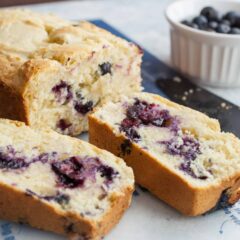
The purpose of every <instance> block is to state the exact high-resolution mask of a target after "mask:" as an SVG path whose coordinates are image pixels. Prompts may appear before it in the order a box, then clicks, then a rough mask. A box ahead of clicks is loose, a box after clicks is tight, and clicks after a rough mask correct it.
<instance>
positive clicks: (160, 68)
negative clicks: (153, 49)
mask: <svg viewBox="0 0 240 240" xmlns="http://www.w3.org/2000/svg"><path fill="white" fill-rule="evenodd" d="M91 22H92V23H94V24H95V25H97V26H99V27H101V28H104V29H106V30H108V31H110V32H112V33H113V34H115V35H117V36H119V37H122V38H124V39H126V40H128V41H131V42H134V41H133V40H131V39H130V38H128V37H126V36H125V35H124V34H122V33H120V32H119V31H117V30H116V29H115V28H113V27H112V26H110V25H109V24H107V23H106V22H104V21H102V20H92V21H91ZM143 50H144V49H143ZM176 76H177V78H176ZM142 77H143V87H144V90H145V91H146V92H151V93H155V94H159V95H161V96H163V97H167V98H169V99H170V100H173V101H175V102H177V103H180V104H183V105H186V106H188V107H191V108H193V109H196V110H199V111H201V112H204V113H206V114H207V115H208V116H210V117H214V118H216V119H218V120H219V121H220V123H221V127H222V130H224V131H226V132H232V133H234V134H235V135H237V136H238V137H240V108H239V107H238V106H236V105H234V104H232V103H230V102H228V101H226V100H224V99H222V98H220V97H218V96H216V95H214V94H212V93H210V92H208V91H207V90H204V89H203V88H201V87H198V86H197V85H195V84H194V83H192V82H191V81H190V80H189V79H188V78H187V77H185V76H183V75H182V74H180V73H178V72H177V71H176V70H174V69H172V68H170V67H169V66H167V65H166V64H165V63H163V62H161V61H160V60H159V59H157V58H156V57H154V56H153V55H152V54H151V53H149V52H148V51H146V50H144V56H143V64H142ZM179 78H180V80H179Z"/></svg>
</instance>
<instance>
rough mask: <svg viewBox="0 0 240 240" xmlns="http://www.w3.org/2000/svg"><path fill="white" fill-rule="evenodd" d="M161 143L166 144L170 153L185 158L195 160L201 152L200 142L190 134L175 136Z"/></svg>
mask: <svg viewBox="0 0 240 240" xmlns="http://www.w3.org/2000/svg"><path fill="white" fill-rule="evenodd" d="M161 143H163V144H165V145H166V148H167V152H168V153H169V154H171V155H178V156H181V157H183V158H184V159H185V160H195V159H196V157H197V155H199V154H201V151H200V144H199V142H198V141H197V139H195V138H193V137H190V136H183V137H175V138H172V139H171V140H169V141H162V142H161Z"/></svg>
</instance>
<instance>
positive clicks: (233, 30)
mask: <svg viewBox="0 0 240 240" xmlns="http://www.w3.org/2000/svg"><path fill="white" fill-rule="evenodd" d="M229 34H240V28H237V27H233V28H231V30H230V32H229Z"/></svg>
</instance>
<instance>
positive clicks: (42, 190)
mask: <svg viewBox="0 0 240 240" xmlns="http://www.w3.org/2000/svg"><path fill="white" fill-rule="evenodd" d="M0 136H1V137H0V218H1V219H4V220H11V221H15V222H20V223H22V222H24V223H28V224H30V225H31V226H33V227H37V228H40V229H43V230H47V231H52V232H56V233H59V234H62V235H65V236H67V237H69V238H70V239H94V240H98V239H101V238H102V237H103V236H104V235H106V234H107V233H108V232H109V231H110V229H111V228H112V227H113V226H114V225H115V224H116V223H117V222H118V221H119V220H120V218H121V216H122V214H123V212H124V211H125V210H126V209H127V208H128V206H129V204H130V201H131V196H132V192H133V185H134V177H133V173H132V170H131V169H130V168H129V167H127V166H126V164H125V163H124V161H123V160H122V159H120V158H117V157H115V156H114V155H112V154H111V153H108V152H107V151H104V150H100V149H98V148H96V147H94V146H92V145H90V144H88V143H86V142H82V141H80V140H78V139H74V138H71V137H68V136H63V135H60V134H58V133H56V132H54V131H52V130H46V129H45V130H44V129H37V128H35V129H34V128H30V127H28V126H25V124H24V123H20V122H14V121H10V120H3V119H0Z"/></svg>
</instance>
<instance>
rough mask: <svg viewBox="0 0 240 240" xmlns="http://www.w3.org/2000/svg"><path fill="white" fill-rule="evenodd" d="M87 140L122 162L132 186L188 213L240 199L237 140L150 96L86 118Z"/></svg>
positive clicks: (206, 121) (137, 96)
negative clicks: (131, 176)
mask: <svg viewBox="0 0 240 240" xmlns="http://www.w3.org/2000/svg"><path fill="white" fill-rule="evenodd" d="M89 129H90V132H89V134H90V142H91V143H93V144H95V145H96V146H98V147H100V148H103V149H106V150H108V151H110V152H112V153H114V154H115V155H118V156H121V157H123V158H124V159H125V161H126V162H127V164H128V165H129V166H131V167H132V168H133V171H134V174H135V178H136V182H138V183H139V184H140V185H142V186H143V187H145V188H147V189H148V190H149V191H151V192H152V193H153V194H155V195H156V196H158V197H159V198H160V199H162V200H163V201H165V202H166V203H168V204H170V205H171V206H173V207H174V208H176V209H177V210H179V211H180V212H182V213H184V214H186V215H192V216H195V215H199V214H203V213H205V212H207V211H210V210H213V209H217V208H220V207H225V206H227V205H231V204H233V203H235V202H236V201H237V200H238V199H239V198H240V141H239V139H237V138H236V137H235V136H234V135H233V134H231V133H224V132H221V131H220V126H219V123H218V121H217V120H215V119H211V118H209V117H207V116H206V115H204V114H202V113H200V112H197V111H194V110H191V109H189V108H186V107H184V106H180V105H178V104H176V103H173V102H171V101H169V100H167V99H164V98H162V97H160V96H157V95H153V94H149V93H138V94H133V96H132V97H131V98H129V97H124V96H123V97H122V99H121V100H120V101H117V102H116V103H113V102H109V103H106V104H104V105H103V106H102V107H99V108H97V109H96V111H95V112H94V113H93V114H91V115H90V116H89Z"/></svg>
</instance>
